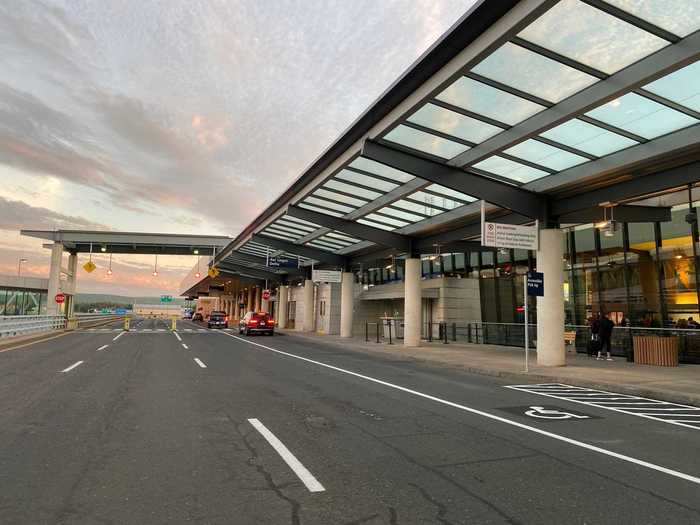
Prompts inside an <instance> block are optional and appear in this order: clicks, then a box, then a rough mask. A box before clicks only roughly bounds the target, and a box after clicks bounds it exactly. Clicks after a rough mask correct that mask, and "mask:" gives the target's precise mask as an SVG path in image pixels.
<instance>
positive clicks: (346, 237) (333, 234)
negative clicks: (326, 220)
mask: <svg viewBox="0 0 700 525" xmlns="http://www.w3.org/2000/svg"><path fill="white" fill-rule="evenodd" d="M326 236H327V237H333V238H335V239H340V240H343V241H348V242H349V243H350V244H357V243H358V242H360V239H356V238H355V237H350V236H349V235H345V234H343V233H339V232H336V231H332V232H328V233H327V234H326Z"/></svg>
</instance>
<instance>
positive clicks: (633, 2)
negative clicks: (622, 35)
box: [605, 0, 700, 36]
mask: <svg viewBox="0 0 700 525" xmlns="http://www.w3.org/2000/svg"><path fill="white" fill-rule="evenodd" d="M605 1H606V2H607V3H608V4H612V5H614V6H617V7H619V8H620V9H622V10H623V11H627V12H628V13H630V14H633V15H635V16H637V17H639V18H641V19H642V20H646V21H647V22H651V23H652V24H654V25H656V26H659V27H660V28H662V29H665V30H666V31H669V32H671V33H673V34H675V35H678V36H687V35H689V34H690V33H693V32H695V31H697V30H698V29H700V2H697V1H696V0H605Z"/></svg>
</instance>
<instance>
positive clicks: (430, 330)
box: [428, 322, 433, 343]
mask: <svg viewBox="0 0 700 525" xmlns="http://www.w3.org/2000/svg"><path fill="white" fill-rule="evenodd" d="M428 342H429V343H432V342H433V323H431V322H428Z"/></svg>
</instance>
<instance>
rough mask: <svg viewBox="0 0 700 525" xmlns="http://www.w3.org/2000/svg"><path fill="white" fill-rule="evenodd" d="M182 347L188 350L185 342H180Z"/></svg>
mask: <svg viewBox="0 0 700 525" xmlns="http://www.w3.org/2000/svg"><path fill="white" fill-rule="evenodd" d="M182 348H184V349H185V350H189V349H190V347H189V346H187V345H186V344H185V343H182Z"/></svg>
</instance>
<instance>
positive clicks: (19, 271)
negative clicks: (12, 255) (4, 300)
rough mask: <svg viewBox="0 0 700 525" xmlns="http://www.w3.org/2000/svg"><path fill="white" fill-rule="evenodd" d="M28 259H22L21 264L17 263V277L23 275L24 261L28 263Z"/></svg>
mask: <svg viewBox="0 0 700 525" xmlns="http://www.w3.org/2000/svg"><path fill="white" fill-rule="evenodd" d="M26 262H27V259H24V258H22V259H20V260H19V264H17V277H20V276H21V275H22V263H26Z"/></svg>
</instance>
